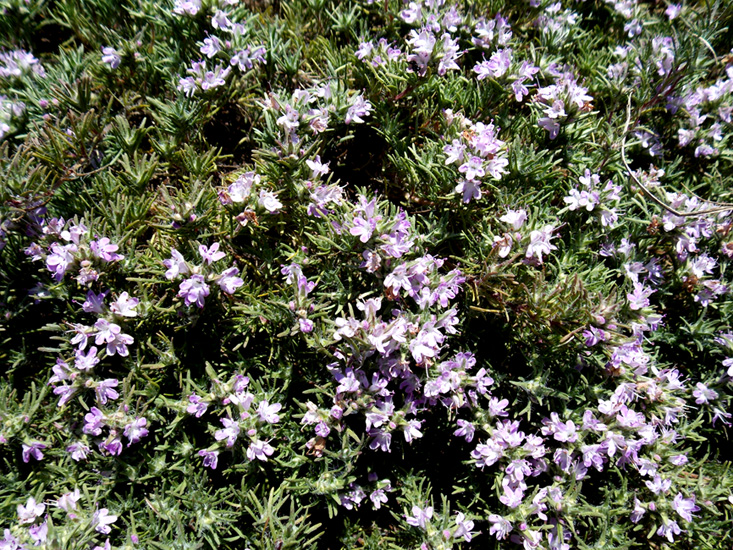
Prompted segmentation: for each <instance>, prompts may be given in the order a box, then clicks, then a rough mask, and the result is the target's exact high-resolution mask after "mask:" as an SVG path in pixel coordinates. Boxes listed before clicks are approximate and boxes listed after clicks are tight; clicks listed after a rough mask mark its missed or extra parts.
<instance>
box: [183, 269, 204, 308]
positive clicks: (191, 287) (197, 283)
mask: <svg viewBox="0 0 733 550" xmlns="http://www.w3.org/2000/svg"><path fill="white" fill-rule="evenodd" d="M208 295H209V285H207V284H206V283H205V282H204V277H203V276H202V275H193V276H192V277H191V278H190V279H186V280H185V281H183V282H182V283H181V286H180V288H179V290H178V296H179V297H181V298H183V299H184V300H185V302H186V305H187V306H190V305H192V304H196V305H197V306H198V307H200V308H203V307H204V298H206V297H207V296H208Z"/></svg>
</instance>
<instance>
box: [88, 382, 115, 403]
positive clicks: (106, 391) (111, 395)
mask: <svg viewBox="0 0 733 550" xmlns="http://www.w3.org/2000/svg"><path fill="white" fill-rule="evenodd" d="M119 383H120V382H119V380H117V379H116V378H107V379H106V380H102V381H101V382H98V383H97V384H96V386H95V387H94V391H95V392H96V394H97V399H98V400H99V402H100V403H101V404H102V405H105V404H106V403H107V400H108V399H111V400H112V401H114V400H115V399H117V398H118V397H119V396H120V394H119V393H117V390H115V389H114V388H116V387H117V386H118V384H119Z"/></svg>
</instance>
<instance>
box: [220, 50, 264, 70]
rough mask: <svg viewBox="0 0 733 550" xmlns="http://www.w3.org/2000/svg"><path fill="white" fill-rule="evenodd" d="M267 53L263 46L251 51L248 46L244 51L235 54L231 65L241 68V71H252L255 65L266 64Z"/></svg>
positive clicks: (230, 61)
mask: <svg viewBox="0 0 733 550" xmlns="http://www.w3.org/2000/svg"><path fill="white" fill-rule="evenodd" d="M266 51H267V50H265V48H264V47H262V46H259V47H257V48H253V49H250V47H249V46H247V47H245V48H244V49H243V50H240V51H238V52H237V53H236V54H234V55H233V56H232V57H231V59H230V60H229V63H230V64H231V65H236V66H237V67H239V70H240V71H242V72H246V71H248V70H250V69H252V68H253V67H254V64H255V63H264V62H265V53H266Z"/></svg>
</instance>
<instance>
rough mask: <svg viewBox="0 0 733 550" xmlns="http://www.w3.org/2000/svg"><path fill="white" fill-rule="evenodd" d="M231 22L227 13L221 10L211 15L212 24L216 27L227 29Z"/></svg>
mask: <svg viewBox="0 0 733 550" xmlns="http://www.w3.org/2000/svg"><path fill="white" fill-rule="evenodd" d="M231 24H232V22H231V20H230V19H229V17H227V14H226V13H225V12H223V11H221V10H216V13H215V14H214V15H212V16H211V26H212V27H214V28H215V29H221V30H227V29H228V28H229V26H230V25H231Z"/></svg>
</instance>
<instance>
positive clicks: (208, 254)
mask: <svg viewBox="0 0 733 550" xmlns="http://www.w3.org/2000/svg"><path fill="white" fill-rule="evenodd" d="M199 254H201V258H202V259H203V260H204V261H205V262H206V263H207V265H211V264H212V263H214V262H218V261H219V260H221V259H222V258H225V257H226V254H225V253H224V252H220V251H219V243H214V244H212V245H211V248H208V247H207V246H205V245H203V244H200V245H199Z"/></svg>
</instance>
